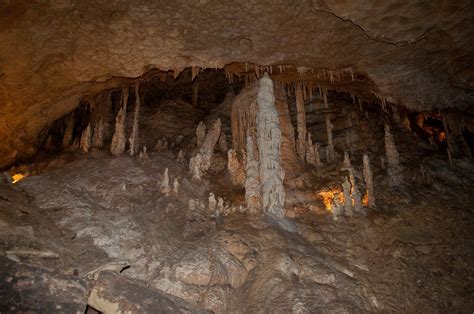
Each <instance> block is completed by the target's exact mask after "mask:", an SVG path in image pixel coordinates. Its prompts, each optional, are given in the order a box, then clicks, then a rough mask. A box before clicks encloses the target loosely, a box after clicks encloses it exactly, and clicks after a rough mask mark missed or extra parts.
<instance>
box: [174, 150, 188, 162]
mask: <svg viewBox="0 0 474 314" xmlns="http://www.w3.org/2000/svg"><path fill="white" fill-rule="evenodd" d="M176 161H177V162H179V163H184V162H185V161H186V159H185V158H184V153H183V150H182V149H180V150H179V153H178V157H176Z"/></svg>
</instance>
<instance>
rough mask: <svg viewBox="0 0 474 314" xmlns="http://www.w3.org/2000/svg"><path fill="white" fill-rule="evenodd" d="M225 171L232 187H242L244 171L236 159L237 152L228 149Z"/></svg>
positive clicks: (241, 164)
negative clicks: (227, 172)
mask: <svg viewBox="0 0 474 314" xmlns="http://www.w3.org/2000/svg"><path fill="white" fill-rule="evenodd" d="M227 170H228V171H229V175H230V179H231V181H232V184H233V185H238V186H244V182H245V169H244V166H243V163H242V162H240V161H239V159H238V158H237V152H236V151H235V150H234V149H229V151H228V152H227Z"/></svg>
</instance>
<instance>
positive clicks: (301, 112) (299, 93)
mask: <svg viewBox="0 0 474 314" xmlns="http://www.w3.org/2000/svg"><path fill="white" fill-rule="evenodd" d="M296 112H297V113H296V119H297V126H298V127H297V130H298V139H297V142H296V143H297V145H296V147H297V152H298V155H299V156H300V158H301V160H303V161H304V160H305V157H306V133H307V131H306V113H305V108H304V100H303V87H302V84H297V85H296Z"/></svg>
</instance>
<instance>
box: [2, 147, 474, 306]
mask: <svg viewBox="0 0 474 314" xmlns="http://www.w3.org/2000/svg"><path fill="white" fill-rule="evenodd" d="M425 165H426V170H427V171H428V172H429V171H432V172H433V173H437V175H436V176H433V178H432V180H431V182H430V184H425V185H423V184H421V185H420V186H418V187H417V189H416V192H415V189H414V188H413V187H414V186H415V184H416V183H414V182H412V181H409V183H407V184H406V186H405V187H406V188H404V189H401V190H400V191H393V190H388V188H386V187H385V186H384V183H383V182H384V178H383V174H378V175H377V176H378V177H376V182H377V181H378V182H381V183H380V185H378V188H377V190H376V194H377V195H378V196H379V197H378V199H377V201H378V205H379V210H369V211H368V213H367V215H366V216H355V217H354V218H348V217H342V218H341V219H340V220H338V221H333V219H332V216H331V215H330V214H329V213H328V212H326V211H325V210H324V207H323V206H322V203H321V202H315V203H313V204H311V205H312V206H308V207H301V208H296V207H295V208H289V209H288V210H289V212H292V215H293V216H295V218H294V219H289V221H290V222H291V223H292V224H293V225H294V226H295V232H287V231H283V230H281V229H280V228H278V227H276V226H274V225H272V224H269V223H268V222H266V221H262V220H258V219H253V218H249V217H247V216H246V215H245V214H242V213H239V212H238V210H237V211H236V212H235V213H233V214H230V215H229V216H227V217H224V219H223V221H215V220H214V219H213V218H212V217H211V215H210V213H209V212H208V210H207V196H208V192H209V191H219V192H216V194H217V195H221V196H223V197H225V199H226V202H227V203H228V204H230V202H233V204H232V205H233V206H234V207H235V208H238V202H239V196H238V191H233V190H230V189H229V188H228V185H227V183H226V182H227V180H228V179H227V178H225V172H220V173H218V174H217V175H212V176H210V177H209V178H208V179H206V180H205V181H203V183H196V182H192V181H191V180H190V175H189V174H188V171H187V166H186V165H183V164H179V163H177V162H176V161H175V154H174V153H172V152H171V151H164V152H161V153H151V156H150V159H148V160H139V159H134V158H130V157H120V158H112V157H110V156H109V155H108V154H107V153H105V152H94V153H92V154H90V155H88V156H80V157H79V158H78V159H77V160H75V161H74V162H72V163H69V164H67V165H66V166H64V167H61V168H58V169H54V170H51V171H49V172H46V173H43V174H40V175H38V176H34V177H28V178H26V179H24V180H23V181H21V182H20V183H18V184H16V185H8V184H1V185H0V224H1V228H0V258H1V260H2V265H4V267H2V272H1V273H0V274H1V278H0V280H1V281H2V284H1V287H2V288H0V294H1V295H2V298H1V299H2V300H3V301H2V302H0V312H14V311H19V310H26V309H30V310H31V309H32V310H37V311H39V312H44V311H45V310H49V311H50V312H61V311H64V312H83V311H84V310H85V309H86V304H87V299H88V298H89V294H90V292H91V291H94V289H96V291H98V290H97V289H98V288H97V286H99V285H102V283H101V282H105V283H106V284H110V282H111V281H110V280H118V282H119V283H120V282H121V284H118V285H117V284H116V285H115V286H113V287H112V288H110V286H108V288H107V289H105V288H104V289H103V290H102V291H115V290H114V289H116V288H117V287H122V286H123V287H131V288H129V290H126V289H125V288H124V289H122V290H121V291H120V293H121V294H120V295H121V297H120V298H119V299H120V300H122V301H121V302H122V303H123V304H122V305H121V306H130V304H129V303H130V302H132V301H130V300H135V302H136V303H135V304H140V303H141V307H140V306H138V307H135V309H136V310H137V311H138V312H140V311H145V309H146V304H149V302H151V301H150V300H157V298H158V297H161V298H164V299H159V300H166V301H162V303H159V304H171V305H173V306H177V307H176V308H174V310H172V307H170V308H168V310H169V311H170V312H173V311H174V312H176V311H181V310H182V311H184V310H183V309H184V308H187V309H188V310H189V311H191V312H194V311H197V309H198V308H201V309H209V310H213V311H215V312H221V313H222V312H233V313H241V312H252V313H253V312H259V313H267V312H277V313H289V312H294V313H310V312H311V313H314V312H325V313H326V312H328V313H329V312H330V313H349V312H350V313H353V312H381V311H384V312H387V311H388V312H424V313H427V312H431V313H432V312H452V311H455V312H457V311H459V312H471V311H472V310H473V309H474V301H473V299H472V294H473V291H474V284H473V276H474V273H473V270H472V265H473V263H474V256H473V254H474V244H473V243H472V230H474V220H473V215H472V208H471V204H473V202H472V198H473V197H472V195H470V192H472V188H473V179H472V178H474V167H473V166H472V164H470V163H468V162H464V161H462V160H457V161H455V165H454V167H453V168H449V167H448V166H447V162H445V161H442V160H440V159H439V158H437V157H431V158H429V159H428V160H426V162H425ZM165 167H167V168H169V171H170V177H171V178H174V177H178V178H179V182H180V184H181V185H180V191H179V194H178V195H177V196H176V195H173V194H172V195H170V196H164V195H162V194H161V193H160V192H159V184H160V182H161V179H162V176H163V172H164V169H165ZM441 171H443V172H442V173H441ZM384 189H386V190H385V191H384ZM403 193H405V194H403ZM400 195H403V197H400ZM397 197H400V199H402V198H403V199H404V200H405V202H394V200H397ZM191 198H193V199H200V200H202V202H203V203H204V205H205V206H204V207H203V208H199V206H198V208H197V209H196V210H194V211H190V210H189V209H188V200H189V199H191ZM397 204H398V205H397ZM124 268H125V269H124ZM104 269H109V270H112V271H116V272H118V273H119V274H118V275H117V274H115V275H114V274H113V273H110V272H102V273H100V271H101V270H104ZM120 271H121V272H120ZM99 273H100V276H99V277H97V276H95V275H94V274H99ZM32 274H34V275H32ZM130 280H131V281H130ZM94 286H95V287H96V288H94ZM136 287H141V288H140V289H144V290H143V291H145V292H144V293H143V294H137V295H138V299H133V297H131V296H130V295H132V294H133V292H134V291H139V290H137V289H138V288H136ZM99 290H100V289H99ZM46 291H47V293H46ZM140 291H141V290H140ZM163 292H165V293H168V294H170V295H174V296H176V297H179V298H182V299H184V300H185V301H183V300H178V299H172V297H171V296H168V295H166V294H163ZM101 293H104V292H101ZM140 295H143V298H144V299H140ZM163 295H164V296H163ZM145 296H148V297H147V298H148V301H149V302H148V303H147V302H144V300H145V299H146V297H145ZM135 297H137V296H135ZM168 300H172V301H168ZM186 301H187V302H186ZM89 302H91V301H90V299H89ZM117 302H118V301H117ZM127 302H129V303H127ZM154 302H155V301H154ZM163 302H164V303H163ZM166 302H168V303H166ZM180 302H181V303H180ZM124 304H125V305H124ZM154 304H156V303H154ZM176 304H181V305H180V307H179V306H178V305H176ZM183 304H184V305H183ZM171 305H170V306H171ZM59 306H60V307H61V308H59ZM178 308H179V309H180V310H178ZM164 311H165V310H164Z"/></svg>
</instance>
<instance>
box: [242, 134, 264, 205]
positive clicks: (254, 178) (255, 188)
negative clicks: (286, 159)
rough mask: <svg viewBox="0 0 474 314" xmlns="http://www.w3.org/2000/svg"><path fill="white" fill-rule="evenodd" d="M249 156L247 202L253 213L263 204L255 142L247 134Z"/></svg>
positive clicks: (247, 164) (246, 179)
mask: <svg viewBox="0 0 474 314" xmlns="http://www.w3.org/2000/svg"><path fill="white" fill-rule="evenodd" d="M246 156H247V158H246V165H245V175H246V176H245V204H246V205H247V208H248V210H249V212H250V213H251V214H256V213H257V212H258V211H259V210H260V209H261V206H262V201H261V196H260V180H259V175H258V162H257V160H255V155H254V143H253V140H252V137H251V136H247V155H246Z"/></svg>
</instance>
